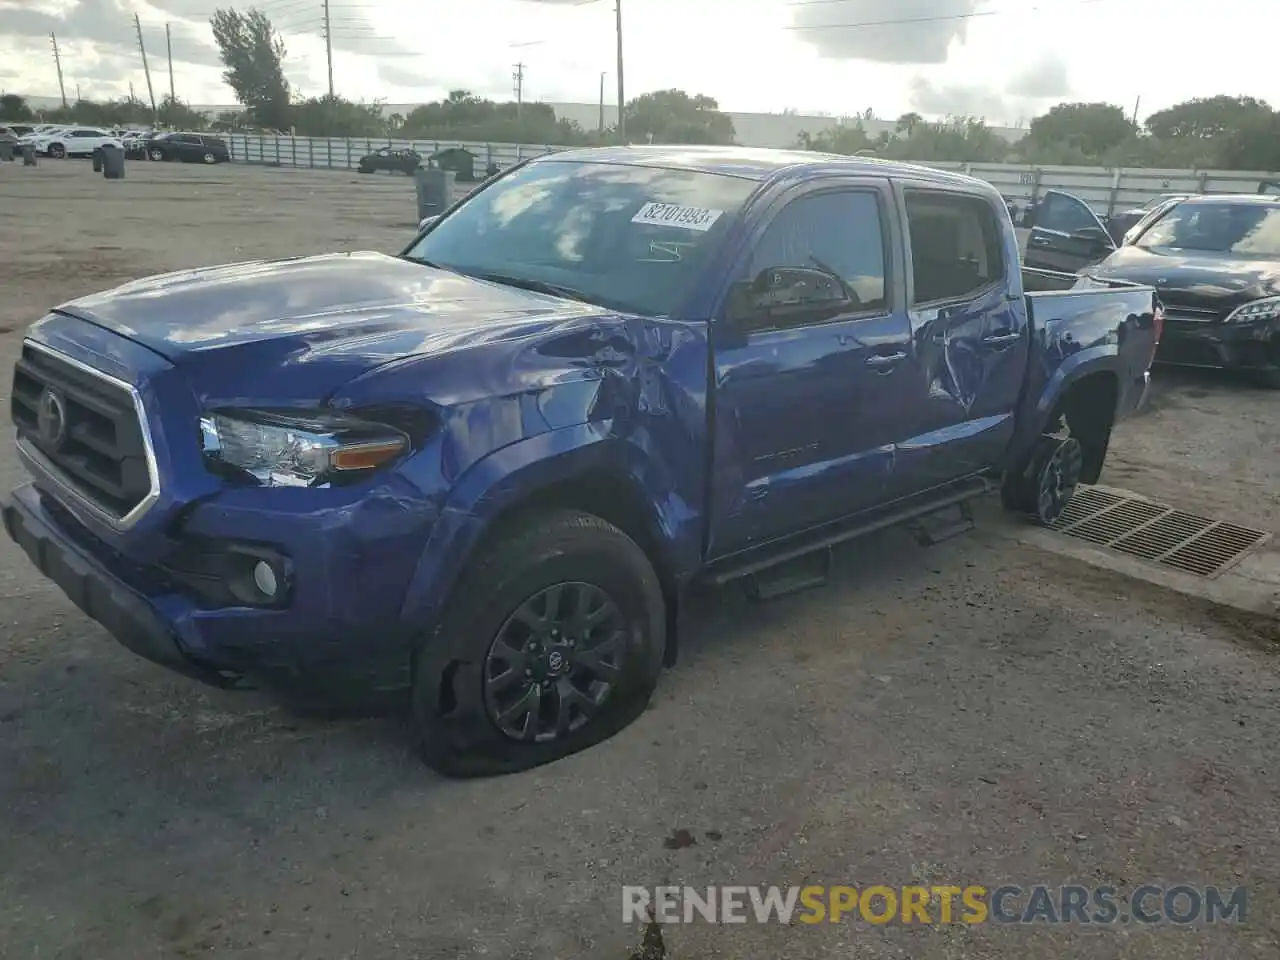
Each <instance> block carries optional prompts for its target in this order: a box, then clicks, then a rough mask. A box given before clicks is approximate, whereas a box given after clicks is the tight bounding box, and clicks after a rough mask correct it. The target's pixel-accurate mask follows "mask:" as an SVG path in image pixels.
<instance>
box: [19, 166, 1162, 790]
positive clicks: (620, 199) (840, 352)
mask: <svg viewBox="0 0 1280 960" xmlns="http://www.w3.org/2000/svg"><path fill="white" fill-rule="evenodd" d="M1160 324H1161V311H1160V308H1159V305H1158V302H1157V301H1156V299H1155V295H1154V291H1153V290H1152V289H1151V288H1150V287H1141V286H1136V285H1132V284H1124V283H1120V282H1114V283H1111V282H1104V281H1093V280H1088V279H1085V278H1077V277H1075V276H1069V275H1062V274H1055V273H1051V272H1046V271H1023V270H1021V269H1020V266H1019V262H1018V250H1017V245H1016V241H1015V237H1014V232H1013V227H1012V224H1011V222H1010V219H1009V215H1008V212H1007V210H1006V207H1005V204H1004V202H1003V200H1002V199H1001V197H1000V195H999V194H998V193H997V192H996V191H995V190H994V189H993V188H992V187H991V186H989V185H987V184H984V183H982V182H980V181H977V180H973V179H969V178H967V177H962V176H958V175H955V174H951V173H946V172H941V171H936V170H929V169H925V168H920V167H914V166H909V165H904V164H894V163H888V162H881V161H875V160H869V159H863V158H847V157H845V158H842V157H833V156H825V155H821V154H813V153H790V152H779V151H759V150H747V149H741V148H686V147H656V146H655V147H642V148H634V147H628V148H602V149H594V150H578V151H570V152H565V153H558V154H554V155H551V156H547V157H543V158H539V159H537V160H534V161H532V162H528V163H525V164H522V165H519V166H517V167H514V168H512V169H511V170H509V171H507V172H505V173H504V174H502V175H501V176H499V177H496V178H494V179H492V180H490V181H488V182H486V183H485V184H484V185H483V186H482V187H481V188H480V189H478V190H477V191H476V192H474V193H473V194H472V195H471V196H469V197H467V198H466V199H465V200H463V201H461V202H460V203H458V204H456V205H455V206H454V207H452V208H450V209H449V210H447V211H446V212H445V213H444V215H443V216H441V217H439V218H437V219H435V220H434V221H432V222H430V223H428V224H426V225H425V226H424V227H422V228H421V229H420V231H419V232H418V234H417V235H416V236H415V238H414V239H413V241H412V242H411V243H410V244H409V246H408V247H407V248H406V249H405V250H404V251H403V252H402V253H401V254H399V255H398V256H387V255H384V254H380V253H349V254H333V255H327V256H311V257H299V258H293V259H286V260H277V261H270V262H251V263H238V264H232V265H228V266H219V267H211V268H204V269H196V270H190V271H184V272H181V273H171V274H166V275H163V276H157V277H151V278H148V279H142V280H138V281H136V282H132V283H128V284H125V285H123V286H120V287H117V288H115V289H113V290H109V291H106V292H103V293H99V294H95V295H91V296H87V297H84V298H82V299H79V300H75V301H72V302H70V303H66V304H64V305H62V306H60V307H58V308H56V309H55V310H53V311H52V312H50V313H49V314H48V315H47V316H45V317H44V318H43V319H41V320H39V321H38V322H37V323H35V324H34V325H33V326H32V327H31V328H30V330H29V331H28V333H27V336H26V339H25V341H24V344H23V347H22V352H21V356H20V359H19V360H18V362H17V365H16V370H15V372H14V380H13V388H12V401H11V409H12V417H13V421H14V423H15V425H16V428H17V449H18V452H19V454H20V456H21V458H22V460H23V462H24V464H25V466H26V468H27V469H28V471H29V472H30V474H31V475H32V478H33V482H32V483H30V484H29V485H27V486H24V487H21V488H20V489H18V490H16V491H14V492H13V493H12V494H10V495H8V496H7V498H6V499H5V501H4V504H3V515H4V522H5V528H6V530H7V531H8V533H9V535H10V536H11V537H12V539H13V540H15V541H16V542H17V543H18V544H19V545H20V546H21V547H22V549H23V550H24V551H25V552H26V553H27V555H28V556H29V557H30V558H31V560H32V561H33V562H34V563H35V564H36V565H37V566H38V567H39V569H40V570H41V571H42V572H43V573H44V574H45V575H46V576H48V577H49V578H51V579H52V580H53V581H55V582H56V583H57V584H58V585H59V586H60V587H61V588H62V589H63V590H64V591H65V592H66V593H67V595H68V596H69V597H70V598H71V599H72V600H73V601H74V602H75V603H76V604H77V605H78V606H79V607H80V608H81V609H82V610H84V611H85V612H86V613H87V614H88V615H89V616H91V617H93V618H94V619H96V620H97V621H99V622H100V623H101V624H102V625H103V626H105V627H106V628H107V630H108V631H110V632H111V633H112V634H113V635H114V636H115V637H116V638H117V639H118V640H119V641H120V642H121V643H123V644H124V645H125V646H126V647H128V648H130V649H131V650H133V651H135V652H136V653H138V654H140V655H142V656H144V657H147V658H149V659H151V660H153V661H156V662H158V663H161V664H164V665H167V666H168V667H171V668H173V669H175V670H179V671H182V672H184V673H186V674H188V675H190V676H192V677H195V678H198V679H201V680H204V681H207V682H209V683H214V684H220V685H227V686H231V685H237V684H247V683H260V682H264V681H265V682H266V683H268V684H275V685H279V686H283V687H290V688H294V687H297V688H305V689H307V690H309V691H320V692H321V694H322V695H323V696H325V697H330V696H331V697H334V698H345V697H346V696H347V695H350V694H352V693H356V692H359V693H360V694H361V695H362V696H363V695H365V694H370V693H384V694H395V695H398V696H400V697H402V698H405V699H407V701H408V702H409V704H411V714H412V718H413V721H412V726H413V730H414V732H415V737H416V739H417V740H418V742H419V744H420V747H421V751H422V753H423V755H424V758H425V759H426V761H427V762H428V763H430V764H431V765H432V766H434V767H435V768H436V769H438V770H440V771H442V772H444V773H446V774H449V775H455V776H467V775H482V774H489V773H501V772H508V771H512V770H518V769H522V768H528V767H531V766H534V765H537V764H541V763H545V762H548V761H551V760H554V759H555V758H557V757H561V756H564V755H566V754H568V753H571V752H574V751H577V750H580V749H582V748H583V747H585V746H587V745H589V744H592V743H596V742H598V741H600V740H602V739H604V738H606V737H608V736H610V735H611V734H612V733H613V732H615V731H617V730H619V729H621V728H622V727H623V726H625V725H626V724H627V723H629V722H630V721H631V720H632V719H634V718H635V717H636V716H637V715H638V714H639V712H640V711H641V710H642V709H644V707H645V705H646V703H647V702H648V699H649V697H650V694H651V692H652V691H653V689H654V686H655V684H656V683H657V680H658V676H659V674H660V672H661V670H662V668H663V667H664V665H666V666H669V665H671V664H672V663H674V660H675V652H676V626H677V622H678V612H679V609H680V603H681V597H682V595H684V593H685V590H686V588H687V587H688V586H689V585H690V584H691V583H693V582H694V581H695V580H702V581H713V582H723V581H727V580H731V579H734V578H743V577H745V578H750V582H751V583H754V584H755V585H756V586H757V588H762V589H768V588H769V586H770V584H771V583H772V584H773V585H774V586H776V585H777V584H779V583H781V584H785V583H787V582H788V578H791V579H792V580H794V579H795V577H796V574H795V572H794V568H795V565H797V564H804V563H810V564H811V563H812V562H813V559H814V558H815V557H817V558H822V557H825V556H826V555H827V554H828V553H829V551H830V549H831V547H832V546H833V545H834V544H836V543H838V542H840V541H842V540H847V539H850V538H853V537H856V536H858V535H860V534H864V533H866V532H868V531H871V530H876V529H879V528H882V527H885V526H887V525H890V524H897V523H903V522H906V521H912V520H916V521H919V522H923V521H920V518H926V517H928V516H932V517H933V518H937V517H938V516H939V515H940V512H941V511H945V510H948V509H952V508H954V507H955V505H958V504H967V502H968V501H969V500H970V499H971V498H973V497H976V496H979V495H982V494H983V493H985V492H988V491H990V492H993V493H994V492H995V491H996V490H999V491H1000V493H1001V495H1002V497H1003V499H1004V502H1005V504H1006V505H1007V506H1008V507H1009V508H1011V509H1013V510H1016V511H1018V512H1020V513H1023V514H1026V515H1028V516H1030V517H1033V518H1037V519H1038V520H1039V521H1041V522H1051V521H1052V520H1053V519H1054V518H1055V517H1056V516H1058V515H1059V513H1060V511H1061V510H1062V507H1063V505H1064V504H1065V502H1066V500H1067V498H1068V497H1069V496H1070V494H1071V491H1072V490H1073V489H1074V487H1075V485H1076V483H1077V482H1086V483H1087V482H1092V481H1093V480H1095V479H1096V478H1097V477H1098V474H1099V471H1100V470H1101V469H1102V465H1103V459H1104V457H1105V455H1106V450H1107V445H1108V440H1109V438H1110V434H1111V428H1112V424H1113V423H1114V422H1115V420H1116V419H1117V418H1119V417H1121V416H1123V415H1125V414H1127V413H1129V412H1130V411H1132V410H1134V408H1135V407H1136V406H1137V405H1138V404H1139V403H1140V402H1141V399H1142V397H1143V395H1144V392H1145V389H1146V386H1147V382H1148V370H1149V367H1150V363H1151V359H1152V356H1153V354H1154V352H1155V348H1156V344H1157V341H1158V339H1159V334H1160ZM771 578H772V579H771ZM800 579H802V580H803V579H804V578H803V577H801V578H800ZM402 702H403V700H402Z"/></svg>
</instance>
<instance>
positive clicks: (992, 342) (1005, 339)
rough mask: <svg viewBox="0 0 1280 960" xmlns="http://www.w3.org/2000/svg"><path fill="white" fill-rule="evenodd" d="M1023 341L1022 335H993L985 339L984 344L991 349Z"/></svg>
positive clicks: (983, 339)
mask: <svg viewBox="0 0 1280 960" xmlns="http://www.w3.org/2000/svg"><path fill="white" fill-rule="evenodd" d="M1021 339H1022V334H1020V333H993V334H991V336H989V337H983V338H982V342H983V343H985V344H986V345H987V346H989V347H1000V346H1004V345H1005V344H1009V343H1017V342H1018V341H1019V340H1021Z"/></svg>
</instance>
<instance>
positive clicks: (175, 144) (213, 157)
mask: <svg viewBox="0 0 1280 960" xmlns="http://www.w3.org/2000/svg"><path fill="white" fill-rule="evenodd" d="M146 154H147V157H148V159H151V160H178V161H181V162H183V163H226V162H227V161H229V160H230V159H231V151H230V150H228V149H227V144H226V142H225V141H224V140H223V139H222V138H221V137H212V136H209V135H208V134H206V133H163V134H160V135H159V136H155V137H151V138H149V139H148V140H147V142H146Z"/></svg>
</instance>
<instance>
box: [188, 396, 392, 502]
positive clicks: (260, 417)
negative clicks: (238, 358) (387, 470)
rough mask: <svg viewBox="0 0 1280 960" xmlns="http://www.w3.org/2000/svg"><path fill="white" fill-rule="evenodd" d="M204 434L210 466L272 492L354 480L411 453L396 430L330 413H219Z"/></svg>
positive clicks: (203, 426)
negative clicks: (237, 473)
mask: <svg viewBox="0 0 1280 960" xmlns="http://www.w3.org/2000/svg"><path fill="white" fill-rule="evenodd" d="M200 432H201V435H202V438H203V441H204V456H205V460H206V461H207V462H209V464H210V466H213V467H222V468H223V469H224V471H225V469H226V468H227V467H231V468H234V469H235V470H236V471H240V472H242V475H243V474H247V475H248V476H250V477H252V478H254V479H255V480H257V482H258V483H260V484H262V485H263V486H268V487H319V486H325V485H327V484H329V483H330V482H333V481H338V482H341V481H342V480H345V479H354V478H356V477H360V476H363V475H365V474H367V473H369V472H370V471H373V470H376V469H378V468H379V467H381V466H384V465H386V464H388V463H390V462H392V461H393V460H395V459H396V458H397V457H399V456H400V455H401V454H403V453H404V452H405V451H406V450H408V449H409V438H408V437H407V436H406V435H405V434H403V433H401V432H400V431H399V430H397V429H395V428H394V427H390V426H387V425H386V424H382V423H373V422H370V421H368V420H359V419H356V418H355V417H347V416H341V415H337V414H333V413H330V412H327V411H307V412H294V411H289V412H284V411H273V410H219V411H214V412H211V413H209V414H206V415H205V416H204V417H202V418H201V420H200ZM246 479H247V478H246Z"/></svg>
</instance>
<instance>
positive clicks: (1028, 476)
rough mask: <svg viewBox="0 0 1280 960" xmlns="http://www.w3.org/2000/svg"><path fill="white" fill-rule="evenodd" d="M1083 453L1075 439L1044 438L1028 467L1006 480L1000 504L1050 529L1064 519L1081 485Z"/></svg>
mask: <svg viewBox="0 0 1280 960" xmlns="http://www.w3.org/2000/svg"><path fill="white" fill-rule="evenodd" d="M1083 461H1084V453H1083V450H1082V448H1081V446H1080V441H1079V440H1077V439H1076V438H1075V437H1071V436H1068V437H1053V436H1048V435H1046V436H1042V437H1041V438H1040V439H1039V440H1037V441H1036V445H1035V448H1034V449H1033V450H1032V453H1031V458H1030V460H1029V461H1028V462H1027V465H1026V467H1025V468H1024V469H1023V470H1022V471H1021V472H1020V473H1016V474H1009V475H1008V476H1006V477H1005V480H1004V484H1003V485H1002V487H1001V489H1000V501H1001V503H1002V504H1003V505H1004V507H1005V509H1006V510H1010V511H1012V512H1014V513H1020V514H1023V515H1025V516H1028V517H1030V518H1031V519H1032V520H1034V521H1035V522H1036V523H1038V524H1040V526H1043V527H1050V526H1053V524H1054V523H1055V522H1056V521H1057V520H1058V518H1060V517H1061V516H1062V513H1063V511H1064V510H1065V509H1066V506H1067V503H1068V502H1069V501H1070V500H1071V497H1072V496H1073V495H1074V494H1075V492H1076V488H1077V487H1078V486H1079V484H1080V471H1081V465H1082V464H1083Z"/></svg>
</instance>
